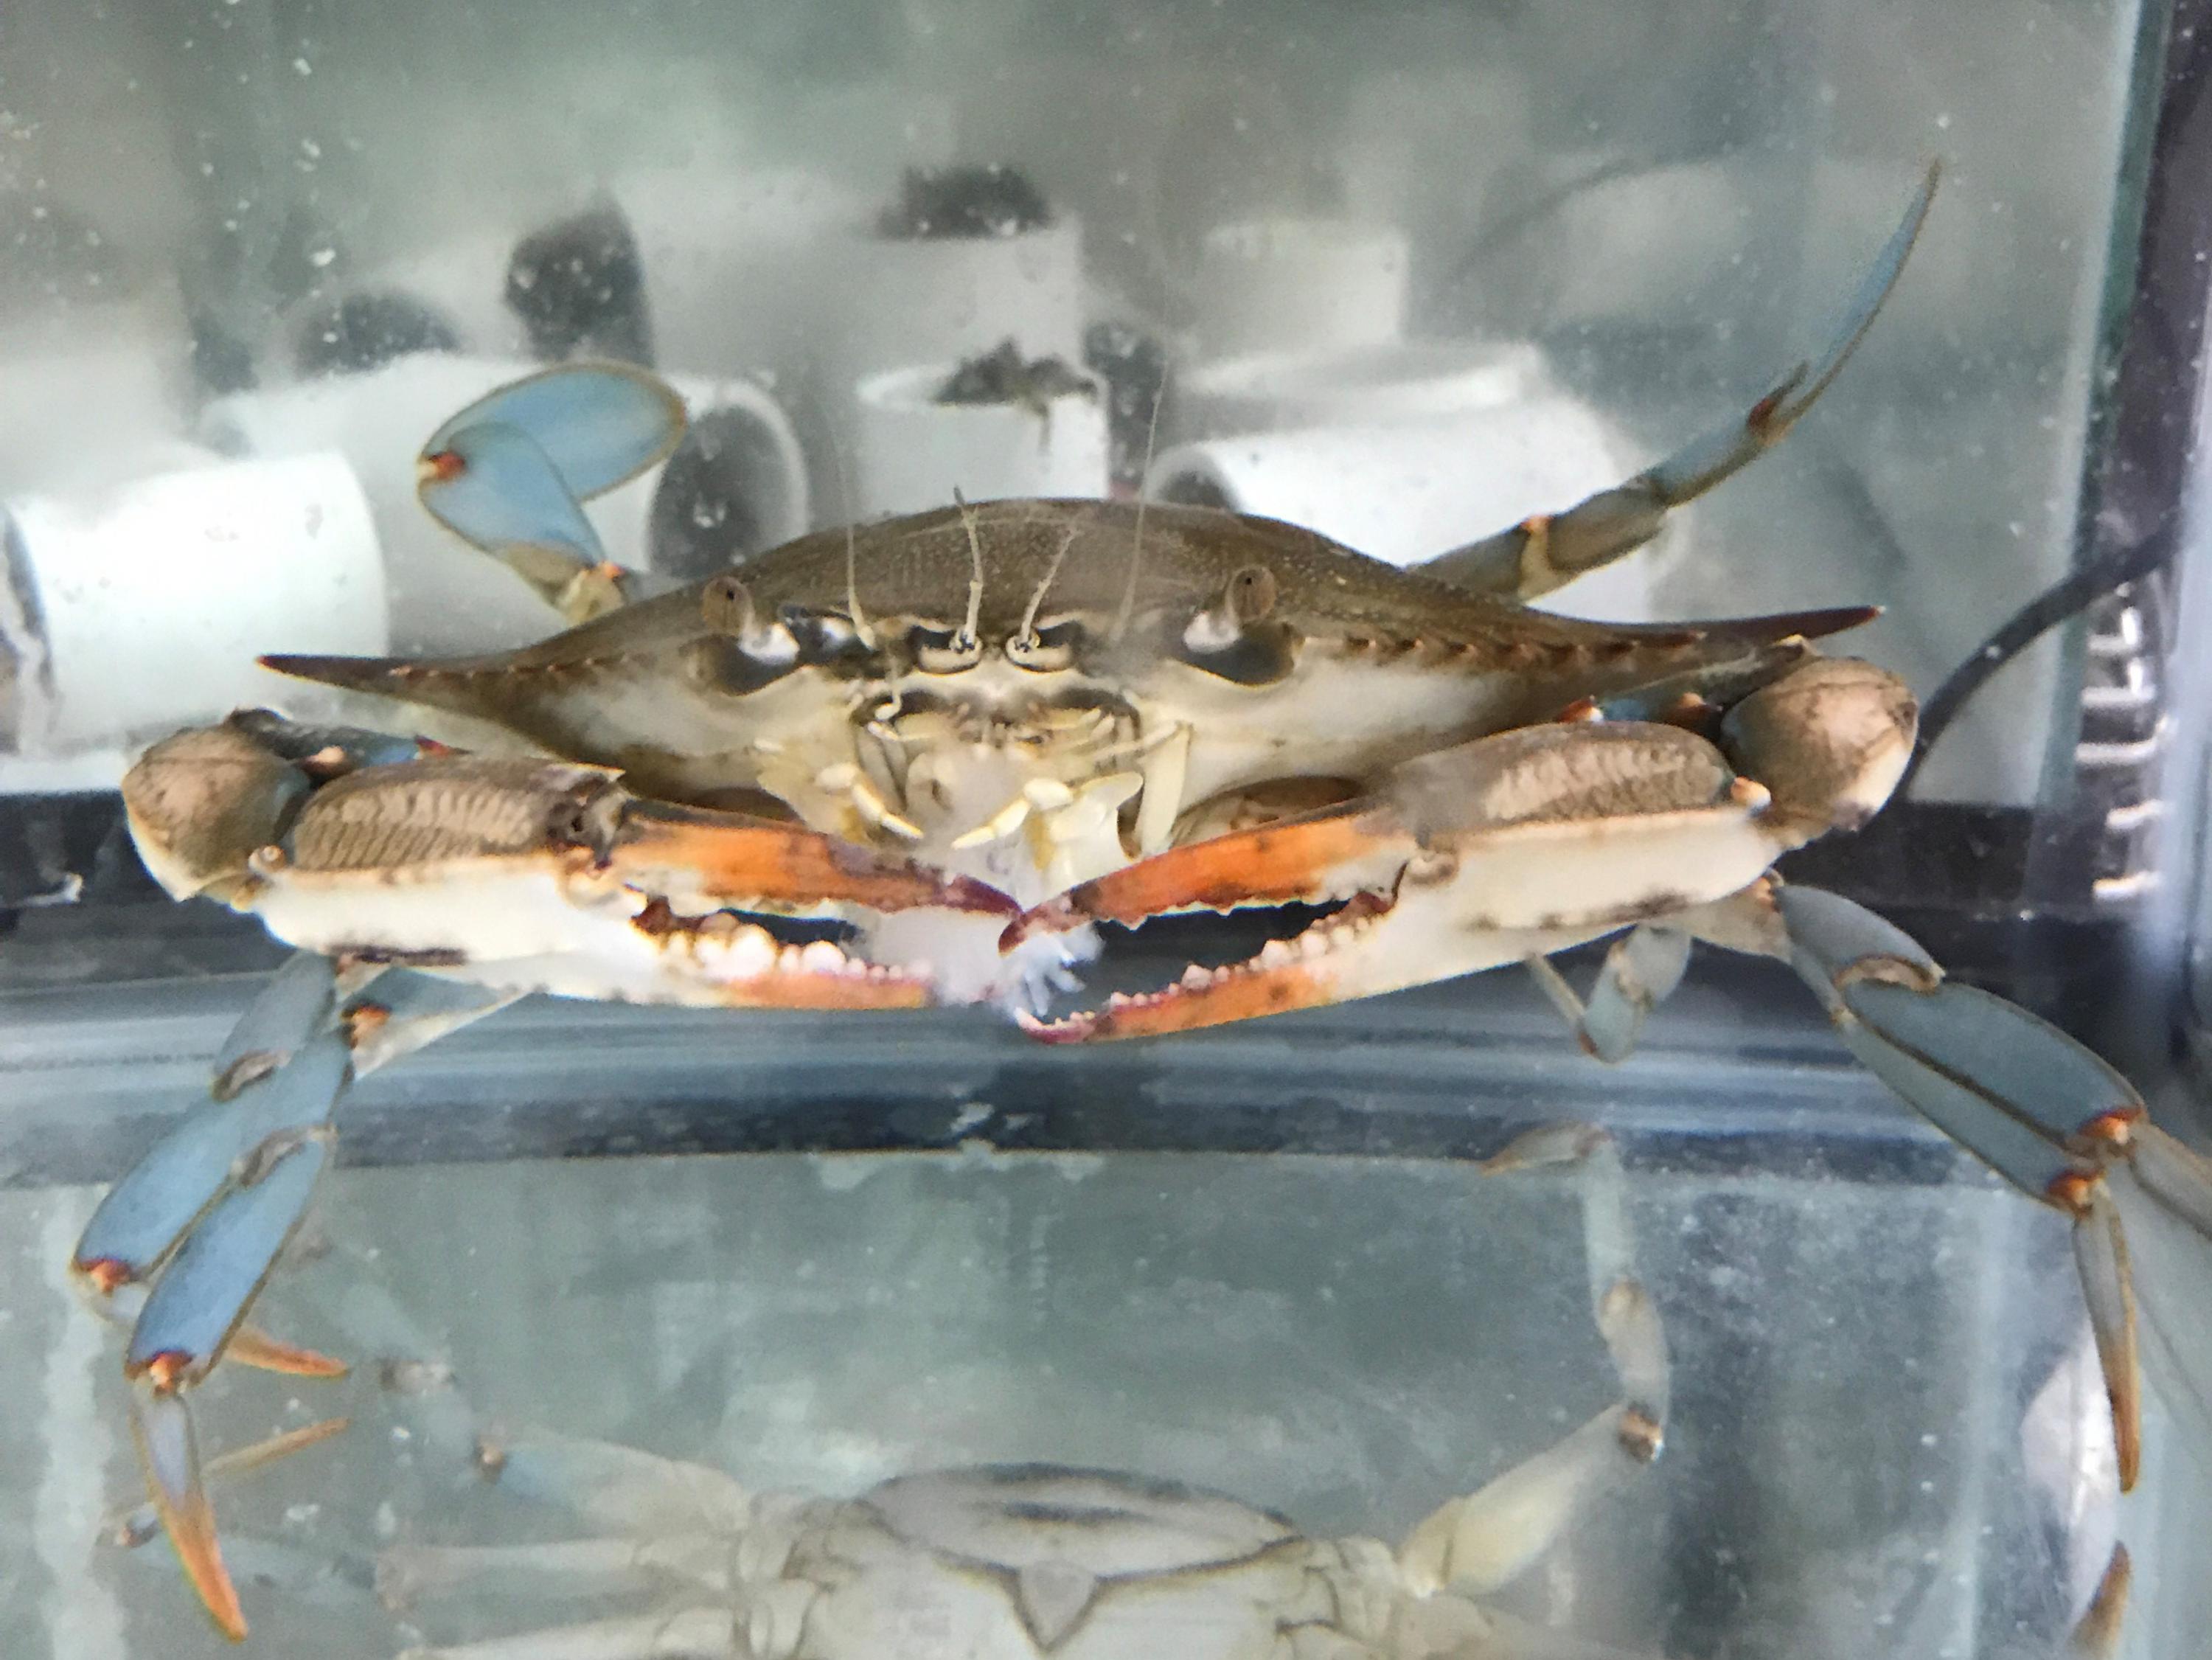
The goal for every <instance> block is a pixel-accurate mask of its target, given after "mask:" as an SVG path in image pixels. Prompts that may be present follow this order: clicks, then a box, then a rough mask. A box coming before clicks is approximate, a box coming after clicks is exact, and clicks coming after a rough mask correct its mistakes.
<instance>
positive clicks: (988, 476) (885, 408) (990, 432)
mask: <svg viewBox="0 0 2212 1660" xmlns="http://www.w3.org/2000/svg"><path fill="white" fill-rule="evenodd" d="M857 452H858V461H859V491H860V499H859V503H858V509H857V510H858V512H859V513H860V514H861V515H863V516H866V517H868V518H875V517H878V516H882V515H886V514H901V513H920V512H923V511H925V510H927V509H928V508H941V507H945V506H948V505H950V504H951V501H952V498H953V494H954V492H955V491H956V490H957V491H958V492H959V493H960V494H962V495H963V496H966V497H967V498H968V499H969V501H971V502H980V501H987V500H990V499H992V498H994V497H997V496H1103V495H1104V494H1106V487H1107V482H1108V477H1107V463H1108V455H1107V435H1106V410H1105V405H1104V402H1103V398H1101V396H1100V389H1099V387H1098V386H1097V384H1096V383H1095V382H1093V381H1092V380H1090V379H1089V378H1088V377H1087V376H1085V375H1083V374H1079V372H1077V371H1075V370H1074V369H1072V368H1069V366H1068V365H1067V364H1066V362H1064V361H1062V360H1061V359H1060V358H1057V357H1044V358H1038V359H1036V360H1028V359H1024V357H1023V356H1021V354H1020V352H1019V350H1018V348H1015V347H1013V346H1012V342H1008V343H1006V350H1004V351H1002V352H988V353H981V354H979V355H978V356H975V357H971V358H969V359H966V360H965V361H963V362H959V363H957V364H956V363H933V364H927V365H925V366H922V367H921V368H903V369H893V370H891V371H890V373H889V374H878V375H872V376H870V377H869V378H868V379H866V380H863V381H861V382H860V424H859V438H858V444H857Z"/></svg>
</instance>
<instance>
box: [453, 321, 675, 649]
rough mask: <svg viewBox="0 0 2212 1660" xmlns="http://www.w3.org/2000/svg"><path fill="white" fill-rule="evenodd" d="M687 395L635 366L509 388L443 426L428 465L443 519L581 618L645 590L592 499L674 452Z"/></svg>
mask: <svg viewBox="0 0 2212 1660" xmlns="http://www.w3.org/2000/svg"><path fill="white" fill-rule="evenodd" d="M683 436H684V404H683V400H682V399H681V398H678V397H677V395H676V394H675V392H672V391H671V389H670V388H669V387H668V386H665V385H664V384H663V383H662V382H661V381H659V380H657V379H656V378H654V377H653V375H650V374H647V373H646V372H645V371H643V370H641V369H637V368H631V367H629V366H628V365H626V364H618V363H588V364H563V365H562V366H560V367H559V368H553V369H548V370H545V371H544V372H543V373H541V374H534V375H531V376H529V377H528V378H526V379H525V380H518V381H515V382H513V384H511V385H508V386H502V387H501V388H499V389H498V390H497V391H496V392H491V393H490V394H489V395H488V396H486V397H484V398H480V399H478V400H477V402H476V403H474V404H470V405H469V406H468V408H466V409H465V410H461V411H460V412H459V414H458V415H455V416H453V417H452V418H451V419H449V420H448V421H447V422H446V423H445V424H444V425H443V426H441V427H440V428H439V429H438V430H437V431H436V432H435V433H434V434H432V435H431V436H430V441H429V442H428V443H427V444H425V445H424V446H423V448H422V456H421V458H420V459H419V460H418V462H417V463H416V467H417V471H418V475H419V480H420V482H419V484H418V487H417V494H418V495H419V496H421V498H422V506H423V507H424V508H425V509H426V510H428V513H429V514H430V515H431V517H433V518H434V519H435V520H438V522H439V523H441V524H442V525H444V526H446V527H447V529H448V530H451V531H452V532H453V533H454V534H455V535H457V536H459V537H460V538H462V539H463V540H464V541H466V542H468V543H470V544H471V545H473V546H475V547H477V548H480V549H482V550H483V551H484V552H486V553H489V554H490V555H492V556H494V557H495V558H497V559H499V560H501V562H504V563H505V564H507V566H508V567H509V568H510V569H513V571H514V573H515V574H516V575H519V576H520V577H521V578H522V579H523V581H526V582H528V583H529V584H530V585H531V587H533V588H535V589H536V590H537V591H538V594H539V596H540V597H541V598H543V599H544V600H545V601H546V603H547V604H549V605H552V606H553V607H554V608H555V609H556V610H557V611H560V612H561V614H562V617H565V618H566V619H567V620H568V622H570V623H583V622H587V621H589V620H590V619H591V618H592V617H597V616H599V615H601V614H603V613H604V612H606V611H612V610H614V609H616V608H617V607H618V606H620V605H624V604H626V603H628V602H629V600H632V599H638V598H641V597H642V595H643V592H644V588H645V587H646V586H647V578H646V577H644V576H642V575H641V574H640V573H636V572H632V571H625V570H623V569H620V568H619V567H617V566H615V565H612V564H610V563H609V562H608V561H607V558H606V554H605V550H603V549H602V548H601V547H600V545H599V536H598V533H597V532H594V531H593V530H592V526H591V521H590V520H587V519H586V518H585V517H584V512H583V508H582V505H581V504H582V503H583V502H586V501H589V500H590V499H591V498H592V496H598V495H600V494H602V493H603V492H605V491H606V490H610V489H614V488H615V487H616V486H617V485H618V484H621V483H625V482H627V481H628V480H629V479H631V478H635V477H637V476H638V474H640V473H641V472H643V471H646V470H647V468H649V467H652V466H655V465H659V463H660V462H662V461H665V460H666V459H668V456H669V454H670V453H671V451H673V450H674V449H675V447H676V446H677V444H678V442H679V441H681V440H682V438H683Z"/></svg>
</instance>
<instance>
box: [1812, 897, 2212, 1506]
mask: <svg viewBox="0 0 2212 1660" xmlns="http://www.w3.org/2000/svg"><path fill="white" fill-rule="evenodd" d="M1777 897H1778V903H1779V905H1780V907H1781V910H1782V916H1783V921H1784V927H1786V928H1787V929H1788V932H1789V935H1790V947H1791V950H1792V952H1793V957H1794V961H1795V964H1796V968H1797V970H1798V973H1799V974H1800V975H1801V976H1802V977H1803V978H1804V980H1805V981H1806V982H1807V983H1808V984H1809V985H1810V986H1812V988H1814V991H1815V992H1816V993H1817V994H1819V995H1820V998H1821V1000H1822V1001H1823V1002H1824V1003H1825V1004H1826V1006H1827V1009H1828V1012H1829V1015H1830V1018H1832V1020H1833V1022H1834V1023H1835V1025H1836V1029H1837V1031H1838V1034H1839V1035H1840V1036H1841V1037H1842V1038H1843V1040H1844V1043H1845V1044H1846V1045H1847V1046H1848V1047H1849V1048H1850V1050H1851V1052H1852V1054H1853V1055H1857V1057H1858V1059H1859V1060H1860V1061H1862V1062H1863V1063H1864V1064H1865V1066H1866V1067H1868V1069H1869V1071H1871V1072H1873V1073H1875V1075H1876V1076H1877V1077H1879V1078H1880V1079H1881V1080H1882V1081H1883V1082H1884V1083H1885V1084H1887V1085H1889V1086H1890V1088H1892V1089H1893V1090H1894V1091H1897V1093H1898V1094H1899V1095H1900V1096H1902V1097H1903V1098H1905V1101H1906V1102H1908V1103H1909V1104H1911V1106H1913V1107H1914V1108H1916V1109H1917V1110H1919V1111H1920V1112H1921V1113H1922V1114H1923V1115H1924V1116H1926V1117H1928V1118H1929V1120H1930V1121H1931V1122H1934V1123H1935V1124H1936V1126H1937V1128H1941V1129H1942V1130H1943V1131H1944V1132H1945V1133H1946V1134H1948V1135H1950V1136H1951V1137H1953V1138H1954V1140H1957V1141H1959V1142H1960V1143H1961V1144H1962V1145H1963V1146H1966V1148H1967V1149H1968V1150H1970V1151H1971V1152H1974V1153H1975V1154H1977V1155H1978V1157H1980V1158H1982V1159H1983V1160H1984V1162H1985V1163H1987V1164H1989V1165H1990V1167H1991V1168H1992V1169H1994V1170H1995V1171H1996V1172H1997V1173H1998V1174H1999V1175H2000V1176H2002V1177H2004V1178H2005V1179H2006V1180H2007V1181H2008V1182H2010V1183H2013V1184H2014V1185H2015V1186H2016V1187H2018V1188H2020V1189H2021V1190H2022V1191H2023V1192H2025V1193H2027V1194H2028V1195H2030V1196H2031V1197H2033V1198H2036V1199H2039V1200H2041V1201H2043V1202H2045V1204H2048V1205H2051V1206H2053V1207H2056V1208H2057V1209H2059V1210H2061V1211H2063V1212H2064V1213H2066V1214H2068V1215H2069V1216H2070V1217H2072V1218H2073V1219H2074V1225H2075V1235H2074V1237H2075V1259H2076V1262H2077V1264H2078V1266H2079V1268H2080V1269H2081V1282H2082V1291H2083V1295H2084V1297H2085V1298H2086V1300H2087V1304H2088V1310H2089V1318H2090V1323H2091V1329H2092V1331H2093V1334H2094V1335H2095V1338H2096V1342H2097V1351H2098V1356H2099V1359H2100V1361H2101V1363H2102V1365H2103V1368H2104V1373H2105V1383H2106V1391H2107V1393H2108V1394H2109V1395H2111V1397H2112V1414H2113V1425H2114V1432H2115V1435H2116V1438H2117V1442H2118V1456H2119V1469H2120V1484H2121V1487H2122V1488H2123V1490H2124V1489H2126V1488H2128V1487H2132V1486H2134V1484H2135V1480H2136V1472H2137V1469H2138V1468H2139V1466H2140V1461H2141V1456H2142V1453H2141V1449H2142V1400H2141V1395H2142V1385H2141V1381H2140V1362H2139V1358H2138V1345H2137V1333H2136V1290H2135V1286H2134V1283H2133V1280H2132V1276H2131V1274H2130V1268H2129V1259H2128V1248H2127V1240H2126V1236H2125V1233H2124V1231H2123V1229H2122V1226H2121V1222H2120V1213H2119V1207H2118V1204H2117V1203H2116V1201H2115V1197H2114V1195H2113V1192H2112V1187H2111V1184H2110V1183H2109V1181H2108V1176H2109V1174H2110V1173H2112V1172H2113V1171H2116V1170H2118V1168H2119V1167H2121V1166H2122V1165H2125V1166H2126V1167H2127V1168H2128V1170H2129V1171H2130V1172H2131V1174H2132V1176H2133V1177H2134V1180H2135V1183H2136V1186H2137V1187H2139V1188H2140V1189H2141V1190H2142V1193H2143V1194H2144V1195H2147V1197H2148V1199H2149V1200H2150V1201H2153V1202H2155V1203H2157V1204H2158V1205H2160V1207H2162V1208H2163V1209H2165V1210H2166V1211H2167V1212H2168V1213H2171V1214H2172V1215H2174V1216H2175V1217H2178V1218H2179V1219H2181V1220H2182V1221H2183V1222H2184V1223H2185V1224H2186V1225H2188V1226H2190V1227H2191V1228H2193V1229H2195V1230H2196V1231H2197V1232H2198V1233H2199V1234H2202V1235H2204V1236H2205V1237H2208V1238H2212V1164H2208V1163H2207V1162H2206V1161H2205V1160H2203V1158H2199V1157H2198V1156H2197V1155H2196V1154H2194V1153H2192V1152H2190V1151H2189V1150H2188V1149H2187V1148H2185V1147H2184V1146H2181V1145H2180V1143H2179V1142H2177V1141H2175V1140H2172V1137H2170V1136H2167V1135H2166V1134H2164V1133H2163V1132H2161V1131H2160V1130H2159V1129H2157V1128H2156V1127H2155V1126H2154V1125H2152V1124H2151V1123H2149V1122H2148V1117H2147V1116H2146V1113H2145V1110H2144V1107H2143V1102H2142V1097H2141V1096H2140V1095H2138V1094H2137V1093H2136V1090H2135V1088H2134V1087H2133V1085H2130V1084H2129V1082H2128V1081H2127V1079H2125V1078H2124V1077H2122V1076H2121V1075H2120V1073H2118V1072H2117V1071H2115V1070H2114V1069H2113V1068H2112V1067H2110V1066H2108V1065H2106V1063H2105V1062H2104V1061H2102V1060H2100V1059H2099V1058H2098V1057H2097V1056H2096V1055H2093V1054H2092V1053H2091V1052H2090V1051H2089V1050H2088V1049H2086V1048H2084V1047H2083V1046H2082V1045H2081V1044H2080V1043H2076V1042H2075V1040H2074V1039H2073V1038H2071V1037H2069V1036H2067V1035H2066V1033H2064V1032H2063V1031H2060V1030H2059V1029H2058V1028H2057V1027H2056V1026H2053V1025H2051V1024H2050V1023H2049V1022H2048V1021H2045V1020H2043V1019H2041V1018H2038V1017H2037V1016H2035V1015H2033V1014H2031V1013H2029V1012H2027V1010H2026V1009H2023V1008H2020V1007H2018V1006H2015V1005H2014V1004H2011V1003H2008V1002H2006V1001H2005V1000H2003V999H2002V998H1999V997H1994V996H1992V995H1990V994H1989V993H1987V992H1984V991H1981V990H1978V989H1977V988H1974V987H1972V986H1964V985H1960V984H1958V983H1957V982H1954V981H1949V980H1946V979H1944V978H1943V977H1942V970H1940V969H1938V968H1937V967H1936V964H1935V962H1934V961H1933V959H1931V958H1929V955H1928V953H1927V952H1924V951H1923V950H1922V949H1921V948H1920V946H1918V945H1917V943H1916V942H1915V941H1914V940H1913V939H1911V938H1910V937H1909V936H1908V935H1906V934H1905V933H1902V932H1901V931H1899V929H1897V928H1895V927H1893V926H1891V925H1890V924H1889V923H1887V922H1886V921H1882V919H1881V918H1880V917H1878V916H1876V915H1874V914H1873V913H1872V912H1870V911H1868V910H1866V909H1863V907H1861V906H1859V905H1857V904H1854V903H1852V902H1850V900H1847V899H1844V898H1842V897H1838V896H1837V895H1835V894H1832V893H1825V892H1822V891H1820V890H1819V889H1816V888H1805V887H1796V886H1788V887H1784V888H1782V889H1780V890H1779V891H1778V896H1777Z"/></svg>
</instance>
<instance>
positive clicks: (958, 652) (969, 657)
mask: <svg viewBox="0 0 2212 1660" xmlns="http://www.w3.org/2000/svg"><path fill="white" fill-rule="evenodd" d="M906 643H907V649H908V651H910V652H912V653H913V654H914V666H915V667H916V668H918V669H920V670H921V672H923V673H924V674H958V673H959V672H961V671H963V669H972V668H974V667H975V666H976V665H977V664H978V663H981V661H982V660H983V645H982V642H981V641H980V640H978V639H977V638H976V637H975V635H974V633H973V632H971V631H970V630H969V629H966V628H957V629H939V628H930V627H927V626H926V625H924V624H921V623H917V624H915V626H914V627H913V628H910V629H908V630H907V633H906Z"/></svg>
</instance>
